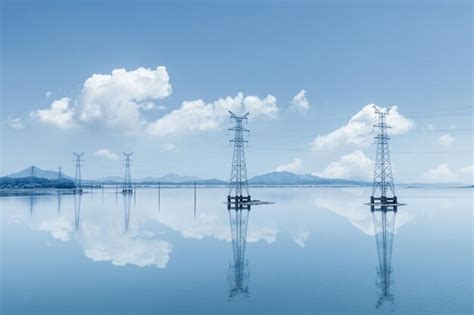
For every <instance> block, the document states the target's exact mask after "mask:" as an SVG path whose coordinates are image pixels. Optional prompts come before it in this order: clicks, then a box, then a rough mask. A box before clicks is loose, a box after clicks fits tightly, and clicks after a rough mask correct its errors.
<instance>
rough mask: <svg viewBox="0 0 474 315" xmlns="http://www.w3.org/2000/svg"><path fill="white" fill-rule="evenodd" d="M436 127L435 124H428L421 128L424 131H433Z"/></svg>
mask: <svg viewBox="0 0 474 315" xmlns="http://www.w3.org/2000/svg"><path fill="white" fill-rule="evenodd" d="M435 129H436V128H435V126H434V125H433V124H426V125H425V126H423V128H421V131H423V132H431V131H434V130H435Z"/></svg>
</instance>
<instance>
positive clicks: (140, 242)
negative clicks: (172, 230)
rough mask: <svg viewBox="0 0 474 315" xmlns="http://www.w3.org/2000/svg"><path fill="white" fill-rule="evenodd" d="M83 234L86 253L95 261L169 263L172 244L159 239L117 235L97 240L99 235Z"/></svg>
mask: <svg viewBox="0 0 474 315" xmlns="http://www.w3.org/2000/svg"><path fill="white" fill-rule="evenodd" d="M88 232H92V233H93V234H92V235H89V236H82V239H83V246H84V254H85V255H86V256H87V257H88V258H90V259H91V260H93V261H110V262H111V263H112V264H113V265H115V266H125V265H127V264H132V265H136V266H138V267H146V266H156V267H157V268H165V267H166V265H167V264H168V261H169V258H170V253H171V250H172V246H171V244H170V243H168V242H166V241H163V240H159V239H146V238H142V237H140V236H135V237H133V238H132V237H128V236H127V235H115V238H112V237H106V238H102V239H100V238H99V240H100V241H97V235H95V234H94V232H95V231H92V230H91V231H88Z"/></svg>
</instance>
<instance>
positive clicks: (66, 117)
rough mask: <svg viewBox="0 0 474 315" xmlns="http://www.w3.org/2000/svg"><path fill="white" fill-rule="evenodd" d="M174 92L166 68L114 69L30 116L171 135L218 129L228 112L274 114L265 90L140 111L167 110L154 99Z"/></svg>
mask: <svg viewBox="0 0 474 315" xmlns="http://www.w3.org/2000/svg"><path fill="white" fill-rule="evenodd" d="M171 93H172V87H171V84H170V78H169V75H168V72H167V71H166V67H164V66H158V67H156V68H155V69H147V68H142V67H140V68H138V69H135V70H131V71H127V70H125V69H115V70H113V71H112V73H111V74H93V75H92V76H90V77H89V78H88V79H87V80H86V81H85V82H84V84H83V87H82V90H81V92H80V95H79V97H78V99H77V100H76V101H75V102H74V106H72V102H71V99H69V98H63V99H61V100H56V101H54V102H53V104H52V105H51V108H49V109H42V110H37V111H34V112H32V113H31V117H33V118H37V119H38V120H40V121H42V122H45V123H50V124H53V125H56V126H58V127H66V126H70V125H74V124H77V125H94V126H105V127H107V128H110V129H116V130H119V131H122V132H137V131H144V130H145V131H147V132H148V133H149V134H151V135H158V136H164V135H172V134H180V133H188V132H194V131H207V130H215V129H218V128H221V127H222V126H223V124H224V122H225V121H227V118H228V111H229V110H232V111H235V112H243V111H249V112H250V119H253V118H256V117H267V118H271V119H275V118H276V117H277V115H278V110H279V109H278V106H277V100H276V98H275V97H274V96H272V95H268V96H267V97H265V98H263V99H261V98H259V97H257V96H251V95H250V96H246V97H244V96H243V94H242V93H239V94H238V95H237V96H236V97H226V98H221V99H219V100H217V101H215V102H213V103H209V104H206V103H204V101H202V100H195V101H184V102H183V103H182V104H181V107H180V108H178V109H175V110H173V111H172V112H170V113H168V114H166V115H164V116H163V117H161V118H160V119H158V120H156V121H154V122H150V121H149V120H148V119H147V117H146V116H145V115H144V114H145V112H146V111H150V110H153V109H165V107H164V106H163V105H157V104H156V101H157V100H159V99H163V98H165V97H167V96H169V95H171Z"/></svg>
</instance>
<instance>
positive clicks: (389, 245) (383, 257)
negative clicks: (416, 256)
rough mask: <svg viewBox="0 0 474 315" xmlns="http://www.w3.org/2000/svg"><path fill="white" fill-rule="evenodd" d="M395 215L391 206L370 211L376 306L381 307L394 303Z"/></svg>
mask: <svg viewBox="0 0 474 315" xmlns="http://www.w3.org/2000/svg"><path fill="white" fill-rule="evenodd" d="M396 215H397V212H396V211H394V210H393V208H387V207H381V208H380V209H378V210H377V211H373V212H372V218H373V220H374V233H375V241H376V244H377V256H378V267H377V281H376V285H377V287H378V289H379V297H378V301H377V306H376V307H377V308H381V307H382V306H383V305H384V304H385V302H389V303H390V304H392V305H393V304H394V295H393V291H392V289H393V288H392V283H393V277H392V271H393V270H392V252H393V239H394V234H395V218H396Z"/></svg>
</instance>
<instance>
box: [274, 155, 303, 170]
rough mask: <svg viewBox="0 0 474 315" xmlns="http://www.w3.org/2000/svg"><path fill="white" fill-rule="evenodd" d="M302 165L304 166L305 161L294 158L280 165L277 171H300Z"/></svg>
mask: <svg viewBox="0 0 474 315" xmlns="http://www.w3.org/2000/svg"><path fill="white" fill-rule="evenodd" d="M302 166H303V161H301V159H298V158H294V159H293V161H292V162H290V163H288V164H282V165H280V166H278V167H277V168H276V169H275V171H277V172H291V173H298V172H299V171H300V170H301V167H302Z"/></svg>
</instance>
